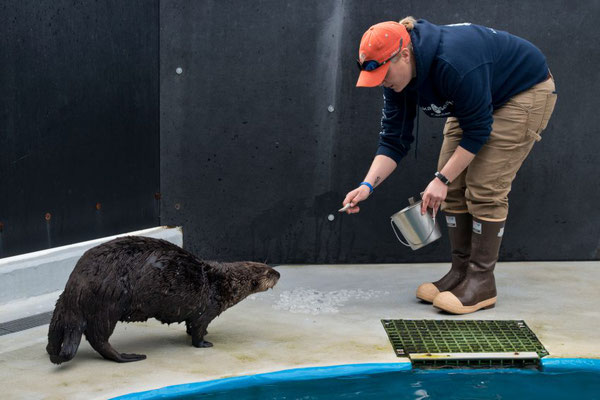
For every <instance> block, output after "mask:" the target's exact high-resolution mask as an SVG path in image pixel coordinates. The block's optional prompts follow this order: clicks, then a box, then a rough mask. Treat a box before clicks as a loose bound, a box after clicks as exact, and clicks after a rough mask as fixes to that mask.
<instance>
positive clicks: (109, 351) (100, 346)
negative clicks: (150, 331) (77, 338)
mask: <svg viewBox="0 0 600 400" xmlns="http://www.w3.org/2000/svg"><path fill="white" fill-rule="evenodd" d="M90 344H91V345H92V347H93V348H94V350H96V351H97V352H98V353H100V355H101V356H102V357H104V358H105V359H107V360H112V361H116V362H118V363H126V362H134V361H141V360H145V359H146V355H145V354H133V353H119V352H118V351H116V350H115V349H114V348H113V347H112V346H111V345H110V343H108V342H104V343H95V342H93V341H90Z"/></svg>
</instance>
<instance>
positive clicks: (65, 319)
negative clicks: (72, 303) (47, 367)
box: [46, 293, 85, 364]
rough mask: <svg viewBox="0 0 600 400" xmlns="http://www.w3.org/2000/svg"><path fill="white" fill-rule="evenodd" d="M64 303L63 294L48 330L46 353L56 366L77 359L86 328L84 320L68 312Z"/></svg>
mask: <svg viewBox="0 0 600 400" xmlns="http://www.w3.org/2000/svg"><path fill="white" fill-rule="evenodd" d="M64 303H65V299H64V293H63V294H61V296H60V298H59V299H58V301H57V302H56V308H55V309H54V313H53V314H52V320H51V321H50V329H49V330H48V346H46V351H47V352H48V354H49V355H50V361H52V362H53V363H54V364H61V363H63V362H65V361H69V360H70V359H72V358H73V357H75V353H77V349H78V348H79V342H81V334H82V333H83V330H84V328H85V322H84V320H83V318H82V317H81V316H79V315H76V314H75V313H74V312H73V311H71V310H68V309H67V307H65V306H64Z"/></svg>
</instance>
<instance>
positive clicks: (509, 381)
mask: <svg viewBox="0 0 600 400" xmlns="http://www.w3.org/2000/svg"><path fill="white" fill-rule="evenodd" d="M387 369H388V371H387V372H386V368H379V369H378V370H377V371H375V370H373V369H372V368H371V369H368V368H367V369H364V368H362V369H361V368H360V366H343V367H326V368H313V369H306V370H291V371H282V372H279V373H272V374H262V375H254V376H247V377H238V378H229V379H221V380H217V381H211V382H203V383H197V384H189V385H178V386H173V387H169V388H163V389H159V390H154V391H150V392H144V393H137V394H136V393H134V394H131V395H127V396H123V397H120V399H133V398H135V399H159V398H160V399H167V398H168V399H180V400H192V399H211V400H223V399H228V400H229V399H232V400H246V399H260V400H263V399H273V400H275V399H277V400H280V399H281V400H284V399H285V400H291V399H298V400H300V399H301V400H313V399H314V400H316V399H328V400H329V399H331V400H336V399H340V400H341V399H344V400H348V399H356V400H359V399H361V400H362V399H365V400H370V399H377V400H384V399H394V400H400V399H411V400H426V399H460V400H466V399H527V400H530V399H544V400H549V399H600V370H598V369H596V370H594V369H588V370H585V369H581V368H580V369H578V370H568V369H565V368H558V369H552V368H550V371H549V372H540V371H537V370H516V369H505V370H435V371H431V370H429V371H423V370H404V371H402V370H398V367H395V368H394V367H389V368H387ZM340 371H341V372H340ZM373 371H375V373H374V372H373ZM332 375H337V376H332Z"/></svg>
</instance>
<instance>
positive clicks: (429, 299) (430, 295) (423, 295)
mask: <svg viewBox="0 0 600 400" xmlns="http://www.w3.org/2000/svg"><path fill="white" fill-rule="evenodd" d="M425 285H426V284H423V285H421V286H419V287H418V288H417V299H419V300H422V301H424V302H426V303H433V300H434V299H435V297H436V296H437V295H438V294H440V291H439V290H437V288H436V291H437V292H435V291H433V290H432V291H427V290H424V289H423V286H425ZM429 285H431V286H434V285H433V284H429Z"/></svg>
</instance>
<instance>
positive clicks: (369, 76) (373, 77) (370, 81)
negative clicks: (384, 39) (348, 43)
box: [356, 62, 390, 87]
mask: <svg viewBox="0 0 600 400" xmlns="http://www.w3.org/2000/svg"><path fill="white" fill-rule="evenodd" d="M388 69H390V63H389V62H387V63H385V64H383V65H382V66H381V67H379V68H377V69H374V70H373V71H360V75H359V76H358V81H357V82H356V87H374V86H379V85H381V83H382V82H383V80H384V79H385V75H386V74H387V72H388Z"/></svg>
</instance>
